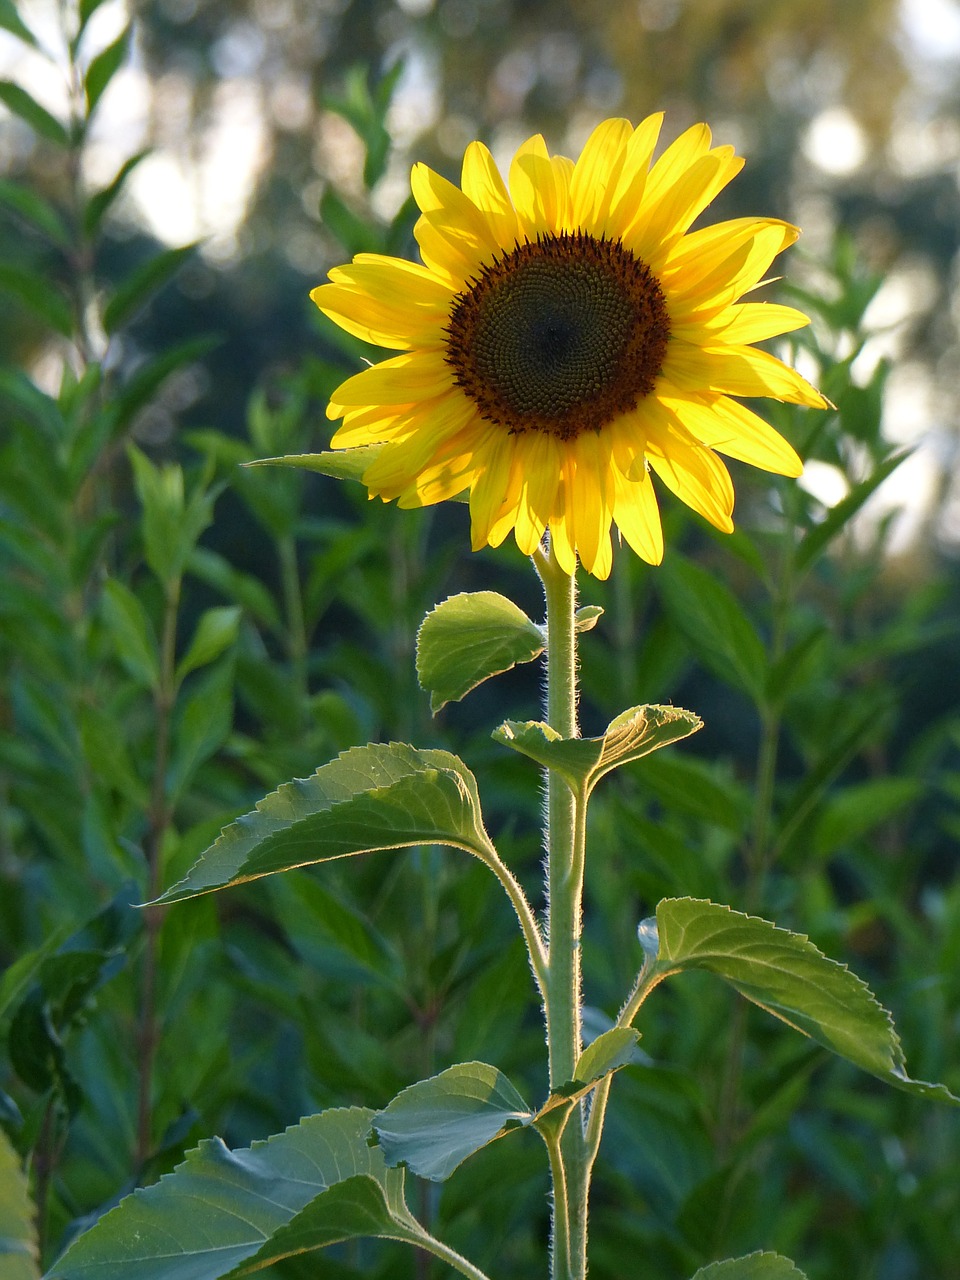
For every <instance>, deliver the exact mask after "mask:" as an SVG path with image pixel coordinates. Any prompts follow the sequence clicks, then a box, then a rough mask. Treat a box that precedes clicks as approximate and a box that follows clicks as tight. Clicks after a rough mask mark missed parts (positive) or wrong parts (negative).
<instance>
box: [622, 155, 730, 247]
mask: <svg viewBox="0 0 960 1280" xmlns="http://www.w3.org/2000/svg"><path fill="white" fill-rule="evenodd" d="M742 168H743V160H742V159H741V157H740V156H738V155H736V154H735V152H734V150H733V147H717V148H716V149H715V150H713V151H710V152H708V154H707V155H705V156H701V157H700V158H699V159H698V160H696V161H694V163H693V164H692V165H691V166H690V167H689V169H687V170H686V171H685V172H684V173H682V174H681V175H680V176H679V177H678V178H677V180H676V181H675V182H674V183H673V185H672V186H670V187H668V188H667V189H666V190H664V191H662V192H661V193H660V195H659V196H658V197H657V198H655V199H651V198H650V196H649V191H648V193H647V194H645V196H644V200H643V205H642V207H641V209H640V211H639V213H638V215H637V218H636V219H635V221H634V222H633V224H632V225H630V226H628V227H627V228H626V229H625V231H624V234H623V239H624V243H625V244H627V245H628V247H629V248H631V249H633V251H634V253H636V254H637V256H638V257H640V258H642V259H643V261H644V262H646V263H647V265H648V266H649V267H650V268H651V270H652V271H659V270H660V268H661V266H662V265H663V264H664V262H665V261H666V259H667V257H668V254H669V251H670V249H671V247H672V246H673V245H674V244H675V243H676V241H677V240H678V239H679V238H680V236H682V235H684V234H685V233H686V232H687V231H688V230H689V228H690V225H691V223H692V222H693V220H694V219H695V218H696V217H698V216H699V215H700V214H701V213H702V212H703V211H704V209H706V207H707V205H708V204H710V202H711V201H712V200H714V199H715V198H716V196H717V195H718V194H719V193H720V192H721V191H722V190H723V188H724V187H725V186H726V185H727V183H728V182H731V181H732V180H733V179H734V178H735V177H736V176H737V174H738V173H739V172H740V170H741V169H742Z"/></svg>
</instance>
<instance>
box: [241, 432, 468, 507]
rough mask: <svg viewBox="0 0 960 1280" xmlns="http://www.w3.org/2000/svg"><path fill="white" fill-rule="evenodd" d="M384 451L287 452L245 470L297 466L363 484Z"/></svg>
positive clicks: (461, 498) (370, 447)
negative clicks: (365, 476) (367, 472)
mask: <svg viewBox="0 0 960 1280" xmlns="http://www.w3.org/2000/svg"><path fill="white" fill-rule="evenodd" d="M382 449H383V445H382V444H362V445H357V447H356V448H354V449H333V450H327V451H322V452H320V453H288V454H285V455H284V456H283V457H282V458H257V459H256V461H254V462H248V463H247V464H246V465H247V466H248V467H300V468H301V469H302V470H304V471H317V472H319V473H320V475H323V476H332V477H333V479H334V480H357V481H359V482H360V483H361V484H362V483H363V477H364V473H365V472H366V471H367V470H369V468H370V467H371V466H372V465H373V463H375V462H376V460H377V458H379V456H380V453H381V451H382ZM450 501H451V502H466V501H467V499H466V496H465V495H464V494H458V495H457V496H456V497H455V498H451V499H450Z"/></svg>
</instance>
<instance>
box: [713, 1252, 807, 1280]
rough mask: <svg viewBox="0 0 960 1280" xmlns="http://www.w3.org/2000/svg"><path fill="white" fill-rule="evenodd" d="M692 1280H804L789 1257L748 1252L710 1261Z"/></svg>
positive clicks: (801, 1273)
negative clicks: (740, 1255) (737, 1256)
mask: <svg viewBox="0 0 960 1280" xmlns="http://www.w3.org/2000/svg"><path fill="white" fill-rule="evenodd" d="M693 1280H806V1277H805V1276H804V1274H803V1272H802V1271H800V1270H798V1269H797V1268H796V1267H795V1266H794V1265H793V1263H792V1262H791V1261H790V1259H789V1258H784V1257H782V1256H781V1255H780V1254H779V1253H749V1254H747V1256H746V1257H744V1258H727V1259H726V1261H724V1262H711V1263H709V1264H708V1265H707V1266H705V1267H701V1268H700V1270H699V1271H698V1272H697V1273H696V1275H695V1276H694V1277H693Z"/></svg>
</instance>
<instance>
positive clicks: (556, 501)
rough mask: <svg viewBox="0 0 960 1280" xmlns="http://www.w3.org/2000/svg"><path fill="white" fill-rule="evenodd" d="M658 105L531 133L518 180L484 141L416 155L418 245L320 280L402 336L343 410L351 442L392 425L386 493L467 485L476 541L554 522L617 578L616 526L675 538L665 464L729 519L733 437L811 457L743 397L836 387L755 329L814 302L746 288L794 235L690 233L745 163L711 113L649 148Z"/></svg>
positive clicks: (423, 495) (675, 484)
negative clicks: (818, 384)
mask: <svg viewBox="0 0 960 1280" xmlns="http://www.w3.org/2000/svg"><path fill="white" fill-rule="evenodd" d="M662 119H663V117H662V115H653V116H650V117H648V118H647V119H646V120H644V121H643V123H642V124H640V125H639V126H638V127H637V128H633V126H632V125H631V124H630V123H629V121H627V120H619V119H614V120H606V121H604V122H603V123H602V124H600V125H598V127H597V128H596V129H595V130H594V132H593V133H592V134H591V136H590V138H589V139H588V140H587V143H586V145H585V146H584V149H583V152H582V154H581V156H580V158H579V160H577V161H576V163H574V162H573V161H571V160H569V159H567V158H566V157H564V156H550V155H549V154H548V152H547V148H546V145H545V143H544V141H543V138H542V137H540V136H539V135H538V136H536V137H533V138H530V139H529V140H528V141H527V142H525V143H524V144H523V145H522V146H521V147H520V148H519V150H518V151H517V154H516V156H515V157H514V159H513V162H512V163H511V166H510V172H509V181H508V182H504V180H503V178H502V177H501V175H500V173H499V171H498V170H497V167H496V165H495V164H494V162H493V158H492V156H491V155H490V152H489V151H488V150H487V148H486V147H485V146H484V145H483V144H482V143H480V142H472V143H471V144H470V146H469V147H468V148H467V151H466V154H465V156H464V160H463V172H462V177H461V185H460V187H456V186H454V185H453V184H452V183H450V182H448V181H446V180H445V179H444V178H442V177H440V176H439V174H436V173H434V172H433V171H432V170H431V169H429V168H427V166H426V165H423V164H417V165H415V166H414V168H413V174H412V178H411V185H412V188H413V194H414V197H415V199H416V201H417V204H418V206H419V208H420V210H421V216H420V218H419V220H418V221H417V224H416V227H415V232H414V233H415V235H416V239H417V242H418V244H419V247H420V253H421V257H422V259H423V262H422V264H421V263H414V262H407V261H404V260H402V259H398V258H391V257H385V256H382V255H379V254H370V253H361V254H358V255H357V256H356V257H355V258H354V260H353V262H352V263H351V264H350V265H349V266H344V267H337V268H335V269H334V270H332V271H331V272H330V283H329V284H323V285H320V286H319V287H318V288H316V289H314V290H313V292H312V294H311V297H312V298H313V300H314V301H315V302H316V304H317V306H318V307H319V308H320V310H321V311H323V312H324V314H325V315H327V316H329V317H330V318H331V319H332V320H334V321H335V322H336V323H337V324H338V325H340V326H341V327H342V328H344V329H346V330H347V331H348V332H350V333H352V334H355V335H357V336H358V337H360V338H363V339H365V340H366V341H369V342H373V343H375V344H377V345H379V346H382V347H386V348H388V349H391V350H394V351H399V352H400V353H401V354H399V355H396V356H393V357H392V358H390V359H387V360H384V361H383V362H382V363H380V364H377V365H373V366H372V367H370V368H367V369H364V370H363V371H362V372H360V373H357V374H355V375H354V376H353V377H351V378H348V379H347V380H346V381H345V382H343V383H342V384H341V385H340V386H339V387H338V388H337V390H336V391H335V392H334V393H333V396H332V398H331V400H330V404H329V408H328V415H329V416H330V417H331V418H342V419H343V422H342V425H341V426H340V427H339V429H338V430H337V432H336V433H335V435H334V437H333V442H332V443H333V447H334V448H343V449H349V448H352V447H356V446H361V445H365V446H370V445H376V446H378V449H379V451H378V452H377V454H376V456H375V460H374V461H373V462H372V463H371V464H370V465H369V466H368V468H367V469H366V471H365V472H364V474H363V481H364V483H365V484H366V486H367V488H368V490H369V492H370V496H371V497H373V496H379V497H381V498H382V499H383V500H384V501H385V502H386V501H390V500H392V499H394V498H396V499H398V500H399V505H400V506H402V507H419V506H428V505H430V504H432V503H436V502H441V501H443V500H445V499H449V498H453V497H456V496H458V495H460V494H463V493H465V492H469V501H470V520H471V531H472V542H473V547H474V550H476V549H478V548H480V547H482V546H485V545H487V544H489V545H491V546H497V545H499V544H500V543H501V542H502V541H503V539H504V538H505V537H506V536H507V534H508V533H509V532H510V531H511V530H513V531H514V535H515V537H516V541H517V545H518V546H519V547H520V549H521V551H523V552H524V553H526V554H528V555H529V554H531V553H532V552H533V551H534V549H535V548H536V547H537V545H538V544H539V542H540V539H541V538H542V536H543V534H544V531H545V530H546V529H547V528H549V530H550V536H551V539H552V543H553V547H554V549H555V552H556V555H557V558H558V560H559V562H560V564H561V565H562V567H563V568H564V569H565V570H566V572H568V573H572V572H573V571H574V569H575V567H576V559H577V557H579V559H580V561H581V563H582V564H583V566H584V568H585V569H587V571H588V572H590V573H592V574H595V575H596V576H597V577H599V578H605V577H606V576H607V575H608V574H609V572H610V567H611V560H612V544H611V525H612V524H613V525H616V527H617V529H618V530H619V532H620V534H621V535H622V537H623V538H625V539H626V541H627V542H628V543H629V544H630V546H631V547H632V548H633V549H634V551H636V553H637V554H638V555H640V556H642V557H643V559H644V560H647V561H649V562H650V563H651V564H658V563H659V562H660V560H661V559H662V557H663V532H662V528H661V523H660V514H659V510H658V506H657V498H656V495H655V492H654V486H653V482H652V479H651V472H653V473H655V474H656V475H657V476H658V477H659V480H660V481H662V483H663V484H664V485H666V487H667V488H668V489H670V490H672V491H673V493H675V494H676V495H677V497H679V498H680V499H682V500H683V501H684V502H685V503H687V505H688V506H690V507H692V508H693V509H694V510H695V511H697V512H699V513H700V514H701V515H702V516H704V517H705V518H706V519H707V520H708V521H710V523H711V524H713V525H715V526H716V527H717V528H718V529H722V530H725V531H728V532H729V531H730V530H731V529H732V528H733V520H732V512H733V485H732V483H731V481H730V475H729V472H728V471H727V469H726V467H725V466H724V464H723V462H722V461H721V459H720V458H719V457H718V452H717V451H719V452H720V453H724V454H726V455H728V456H729V457H732V458H739V459H740V460H742V461H744V462H748V463H752V464H753V465H754V466H756V467H761V468H763V469H764V470H766V471H772V472H777V473H779V474H781V475H787V476H796V475H799V474H800V471H801V469H802V464H801V462H800V459H799V458H798V456H797V454H796V453H795V452H794V450H793V448H792V447H791V446H790V445H789V444H788V443H787V441H786V440H784V439H783V437H782V436H780V435H778V433H777V432H776V431H774V430H773V428H772V427H770V426H769V425H768V424H767V423H766V422H764V421H763V420H762V419H761V418H759V417H758V416H757V415H756V414H755V413H754V412H753V411H752V410H751V409H749V408H747V407H746V406H745V405H743V404H741V403H740V401H739V400H738V399H734V398H733V397H748V398H749V397H757V396H770V397H772V398H773V399H775V400H781V401H787V402H790V403H793V404H801V405H809V406H812V407H817V408H823V407H826V405H827V404H828V402H827V401H826V400H825V399H824V398H823V396H821V395H820V393H819V392H818V391H816V390H815V389H814V388H813V387H812V386H811V385H810V384H809V383H808V382H806V381H805V380H804V379H803V378H802V377H801V376H800V375H799V374H798V373H797V372H796V371H795V370H793V369H791V368H790V367H789V366H787V365H785V364H783V363H782V362H781V361H780V360H778V359H776V358H775V357H774V356H772V355H770V354H769V353H768V352H766V351H761V350H757V349H755V348H754V347H753V346H751V344H752V343H755V342H759V341H762V340H763V339H766V338H772V337H775V336H777V335H779V334H784V333H788V332H790V331H791V330H794V329H797V328H799V327H801V326H802V325H804V324H806V323H807V317H806V316H804V315H803V314H802V313H801V312H799V311H797V310H795V309H794V308H792V307H786V306H780V305H777V304H774V303H757V302H740V301H739V299H740V297H741V296H742V295H743V294H744V293H746V292H747V291H748V290H751V289H753V288H754V287H755V286H756V285H757V284H758V282H759V281H760V280H761V278H762V277H763V275H764V273H765V272H766V271H767V268H768V267H769V266H770V263H771V262H772V261H773V259H774V257H775V256H776V255H777V254H778V253H780V252H781V250H783V249H785V248H786V247H787V246H788V245H790V244H792V242H793V241H794V240H795V239H796V237H797V235H798V234H799V232H798V231H797V229H796V228H795V227H792V226H790V225H789V224H788V223H786V222H781V221H779V220H777V219H773V218H737V219H734V220H733V221H728V222H720V223H717V224H715V225H713V226H707V227H703V228H702V229H700V230H696V231H691V230H690V227H691V225H692V224H693V222H694V220H695V219H696V218H697V217H698V216H699V214H701V213H702V212H703V210H704V209H705V208H706V207H707V205H709V204H710V202H711V201H712V200H713V199H714V197H715V196H716V195H717V194H718V192H720V191H721V190H722V189H723V188H724V187H725V186H726V185H727V183H728V182H730V180H731V179H732V178H734V177H735V176H736V174H737V173H738V172H739V171H740V169H741V167H742V164H743V161H742V160H741V159H740V157H738V156H737V155H736V154H735V153H734V150H733V148H732V147H729V146H718V147H715V146H713V145H712V140H711V134H710V130H709V128H708V127H707V126H706V125H704V124H699V125H695V126H694V127H693V128H691V129H688V130H687V131H686V132H685V133H684V134H683V135H682V136H681V137H679V138H678V139H677V140H676V141H675V142H674V143H672V145H670V146H669V147H667V148H666V150H664V152H663V153H662V155H661V156H660V157H659V159H657V160H656V161H655V162H654V161H653V153H654V149H655V147H656V144H657V139H658V136H659V133H660V127H661V123H662Z"/></svg>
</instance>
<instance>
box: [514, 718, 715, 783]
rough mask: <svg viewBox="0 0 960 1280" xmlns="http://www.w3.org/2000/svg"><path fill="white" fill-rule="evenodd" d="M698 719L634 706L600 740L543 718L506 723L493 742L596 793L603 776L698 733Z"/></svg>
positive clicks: (699, 721) (614, 722) (610, 726)
mask: <svg viewBox="0 0 960 1280" xmlns="http://www.w3.org/2000/svg"><path fill="white" fill-rule="evenodd" d="M702 725H703V721H702V720H701V719H700V717H699V716H696V715H694V714H693V712H692V711H683V710H682V709H681V708H680V707H659V706H647V707H631V708H630V709H629V711H624V712H622V713H621V714H620V715H619V716H617V718H616V719H615V720H611V722H610V724H609V725H608V726H607V730H606V733H604V735H603V737H601V738H561V737H560V735H559V734H558V733H557V732H556V730H555V729H552V728H551V727H550V726H549V725H548V724H544V723H543V722H542V721H539V720H525V721H516V720H507V721H505V722H504V723H503V724H502V725H501V726H500V728H499V729H495V730H494V732H493V735H492V736H493V738H494V739H495V740H496V741H497V742H501V743H503V745H504V746H506V747H511V748H512V749H513V750H514V751H519V752H520V753H521V755H525V756H529V757H530V759H531V760H536V761H537V763H538V764H542V765H545V766H546V767H547V768H548V769H552V770H553V771H554V772H556V773H558V774H560V776H561V777H562V778H563V779H564V781H565V782H566V783H567V785H568V786H569V787H570V789H571V790H572V791H580V790H581V789H582V790H584V791H585V792H586V793H587V794H589V792H590V791H592V790H593V788H594V787H595V786H596V784H597V782H599V780H600V779H601V778H602V777H603V775H604V774H606V773H609V772H610V770H611V769H616V768H617V767H618V766H619V765H622V764H629V763H630V762H631V761H633V760H639V759H640V758H641V757H642V756H647V755H649V754H650V753H651V752H652V751H657V750H659V748H660V747H666V746H669V745H670V744H671V743H672V742H678V741H679V740H680V739H681V738H686V737H689V735H690V734H691V733H696V731H697V730H698V729H700V728H701V727H702Z"/></svg>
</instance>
